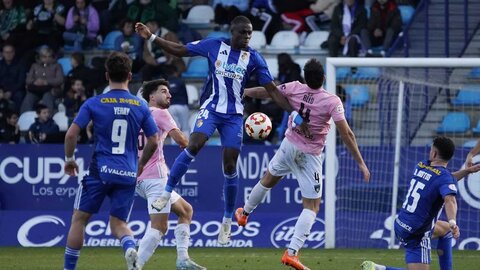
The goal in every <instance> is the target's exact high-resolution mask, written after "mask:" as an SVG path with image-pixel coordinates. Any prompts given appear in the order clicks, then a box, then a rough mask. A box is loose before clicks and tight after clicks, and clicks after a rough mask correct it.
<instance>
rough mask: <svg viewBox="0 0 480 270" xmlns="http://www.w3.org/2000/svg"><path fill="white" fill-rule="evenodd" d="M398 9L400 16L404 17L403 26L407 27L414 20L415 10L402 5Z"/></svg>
mask: <svg viewBox="0 0 480 270" xmlns="http://www.w3.org/2000/svg"><path fill="white" fill-rule="evenodd" d="M398 9H399V10H400V16H402V23H403V25H407V24H408V23H409V22H410V21H411V20H412V17H413V14H415V8H413V7H412V6H408V5H400V6H398Z"/></svg>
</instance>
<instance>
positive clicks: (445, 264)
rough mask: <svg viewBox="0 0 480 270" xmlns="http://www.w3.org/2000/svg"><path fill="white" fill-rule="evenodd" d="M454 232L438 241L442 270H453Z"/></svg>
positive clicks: (439, 260)
mask: <svg viewBox="0 0 480 270" xmlns="http://www.w3.org/2000/svg"><path fill="white" fill-rule="evenodd" d="M452 237H453V236H452V232H448V233H447V234H445V235H444V236H442V237H440V238H439V239H438V244H437V253H438V262H439V264H440V270H452V267H453V266H452Z"/></svg>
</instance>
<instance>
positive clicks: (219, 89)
mask: <svg viewBox="0 0 480 270" xmlns="http://www.w3.org/2000/svg"><path fill="white" fill-rule="evenodd" d="M187 49H188V52H189V55H190V56H197V55H198V56H203V57H206V58H207V59H208V68H209V75H208V77H207V80H206V82H205V84H204V86H203V89H202V99H201V102H202V106H201V108H202V109H207V110H210V111H215V112H218V113H223V114H243V101H242V96H243V89H244V88H245V85H246V84H247V82H248V80H249V78H250V76H252V75H253V74H255V75H256V78H257V80H258V83H259V84H260V85H265V84H267V83H270V82H271V81H273V78H272V75H271V74H270V72H269V71H268V67H267V64H266V62H265V59H263V57H262V56H261V55H260V54H259V53H258V52H257V51H256V50H254V49H252V48H250V47H249V48H248V49H246V50H236V49H232V48H231V47H230V40H228V39H221V38H219V39H217V38H212V39H204V40H199V41H194V42H191V43H188V44H187Z"/></svg>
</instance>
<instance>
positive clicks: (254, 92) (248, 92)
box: [243, 86, 270, 99]
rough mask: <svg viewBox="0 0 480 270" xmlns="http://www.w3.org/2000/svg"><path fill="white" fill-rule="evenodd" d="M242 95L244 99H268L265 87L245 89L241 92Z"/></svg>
mask: <svg viewBox="0 0 480 270" xmlns="http://www.w3.org/2000/svg"><path fill="white" fill-rule="evenodd" d="M243 95H244V96H246V97H251V98H258V99H266V98H269V97H270V95H269V94H268V92H267V90H266V89H265V87H262V86H258V87H252V88H245V90H244V91H243Z"/></svg>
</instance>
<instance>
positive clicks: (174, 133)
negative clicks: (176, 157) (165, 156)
mask: <svg viewBox="0 0 480 270" xmlns="http://www.w3.org/2000/svg"><path fill="white" fill-rule="evenodd" d="M168 136H170V137H172V139H173V140H174V141H175V142H176V143H177V144H178V146H180V148H182V149H184V148H185V147H187V145H188V139H187V137H186V136H185V134H183V132H182V131H181V130H179V129H178V128H175V129H172V130H170V132H168Z"/></svg>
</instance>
